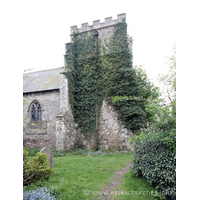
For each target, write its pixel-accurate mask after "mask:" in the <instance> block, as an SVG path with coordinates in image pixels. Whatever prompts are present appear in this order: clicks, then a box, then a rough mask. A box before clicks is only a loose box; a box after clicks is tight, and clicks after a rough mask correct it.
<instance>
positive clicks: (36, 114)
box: [30, 101, 42, 121]
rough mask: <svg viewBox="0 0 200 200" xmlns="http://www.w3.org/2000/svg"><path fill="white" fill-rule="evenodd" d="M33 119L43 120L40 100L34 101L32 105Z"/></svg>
mask: <svg viewBox="0 0 200 200" xmlns="http://www.w3.org/2000/svg"><path fill="white" fill-rule="evenodd" d="M30 111H31V121H42V108H41V105H40V103H39V102H38V101H33V103H32V104H31V106H30Z"/></svg>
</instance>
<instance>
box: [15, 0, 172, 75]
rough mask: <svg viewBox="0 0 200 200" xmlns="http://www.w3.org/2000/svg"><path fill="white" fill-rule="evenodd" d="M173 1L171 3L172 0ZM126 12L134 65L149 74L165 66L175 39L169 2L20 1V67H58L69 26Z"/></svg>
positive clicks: (124, 0) (153, 73)
mask: <svg viewBox="0 0 200 200" xmlns="http://www.w3.org/2000/svg"><path fill="white" fill-rule="evenodd" d="M171 2H173V1H171ZM121 13H126V22H127V24H128V34H129V35H130V36H132V38H133V40H134V41H133V56H134V59H133V62H134V65H140V64H143V65H144V68H145V69H146V71H147V73H148V74H149V76H150V77H152V78H156V77H157V76H158V74H159V73H164V72H166V70H167V65H166V61H167V59H166V56H168V57H169V56H171V54H172V48H173V44H174V43H175V41H176V38H175V31H174V30H175V16H174V14H175V10H174V6H173V4H172V3H170V1H165V2H164V1H142V0H140V1H130V0H129V1H126V0H123V1H116V0H115V1H111V0H109V1H108V0H106V1H105V0H103V1H102V0H101V1H94V0H93V1H91V0H88V1H86V0H84V1H66V0H65V1H63V0H59V1H44V0H42V1H37V0H35V1H24V4H23V7H21V9H20V10H19V15H20V21H19V26H18V31H20V34H19V37H20V38H18V39H19V40H20V46H18V47H17V49H16V50H17V51H20V52H21V55H22V56H23V59H21V60H20V62H21V66H22V69H29V68H33V69H34V70H39V69H48V68H55V67H62V66H63V63H64V57H63V55H64V54H65V51H64V50H65V43H67V42H69V41H70V32H69V31H70V26H73V25H77V26H78V27H79V28H80V27H81V24H82V23H85V22H89V25H92V22H93V21H94V20H98V19H100V22H104V18H106V17H111V16H112V18H113V19H116V18H117V14H121Z"/></svg>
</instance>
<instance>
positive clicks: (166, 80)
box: [159, 44, 176, 102]
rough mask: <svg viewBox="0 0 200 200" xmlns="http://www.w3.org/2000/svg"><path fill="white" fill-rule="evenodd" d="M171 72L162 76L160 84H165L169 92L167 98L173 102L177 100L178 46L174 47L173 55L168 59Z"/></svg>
mask: <svg viewBox="0 0 200 200" xmlns="http://www.w3.org/2000/svg"><path fill="white" fill-rule="evenodd" d="M168 64H169V72H168V73H167V74H165V75H160V78H159V79H160V82H161V83H163V84H164V86H165V87H166V91H167V97H168V99H169V100H170V102H172V101H173V100H174V99H175V98H176V44H175V45H174V47H173V54H172V56H171V57H170V58H169V59H168Z"/></svg>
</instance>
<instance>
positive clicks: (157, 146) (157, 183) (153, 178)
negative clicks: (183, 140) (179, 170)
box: [132, 133, 176, 200]
mask: <svg viewBox="0 0 200 200" xmlns="http://www.w3.org/2000/svg"><path fill="white" fill-rule="evenodd" d="M159 138H160V135H159V133H151V134H145V133H143V134H141V135H139V136H136V137H135V140H134V149H135V156H134V159H133V163H132V169H133V173H134V174H136V175H137V176H143V177H144V178H146V179H147V181H148V182H149V183H150V184H151V185H152V186H153V187H155V189H157V190H158V191H160V192H161V194H164V195H165V196H166V198H167V199H170V200H173V199H175V198H176V154H175V153H174V152H173V151H172V150H170V148H169V147H168V146H167V145H166V144H164V143H163V142H162V141H160V140H159Z"/></svg>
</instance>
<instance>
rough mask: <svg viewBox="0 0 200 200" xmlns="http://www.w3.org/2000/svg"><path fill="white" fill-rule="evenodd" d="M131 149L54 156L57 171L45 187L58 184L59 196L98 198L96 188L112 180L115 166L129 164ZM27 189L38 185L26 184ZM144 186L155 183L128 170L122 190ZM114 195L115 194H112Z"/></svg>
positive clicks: (119, 197)
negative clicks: (114, 152) (123, 151)
mask: <svg viewBox="0 0 200 200" xmlns="http://www.w3.org/2000/svg"><path fill="white" fill-rule="evenodd" d="M132 158H133V154H132V153H122V154H105V155H67V156H62V157H54V159H53V163H54V170H55V173H54V175H52V176H51V178H50V180H49V181H48V182H45V187H47V188H49V187H50V186H57V187H56V188H55V189H54V192H55V193H56V194H57V199H59V200H60V199H62V200H67V199H72V200H84V199H87V200H88V199H95V194H94V193H95V192H97V191H101V187H102V186H105V185H107V184H108V183H109V181H110V179H111V177H112V176H113V175H115V171H116V170H120V169H122V168H124V167H126V165H125V163H126V162H131V161H132ZM23 188H24V191H25V190H29V189H34V188H36V187H35V186H31V187H30V188H28V187H27V186H24V187H23ZM138 189H139V190H140V191H141V189H142V190H144V191H147V190H148V191H151V190H153V188H152V187H150V186H149V184H147V182H146V180H145V179H141V178H137V177H135V176H133V175H132V173H131V170H129V171H128V172H127V173H126V174H125V176H124V177H123V180H122V184H121V186H120V189H119V190H124V191H131V190H134V191H135V190H138ZM116 197H117V198H115V199H153V197H152V196H149V195H148V196H141V195H138V196H134V195H132V196H122V195H117V196H116ZM113 199H114V197H113Z"/></svg>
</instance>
